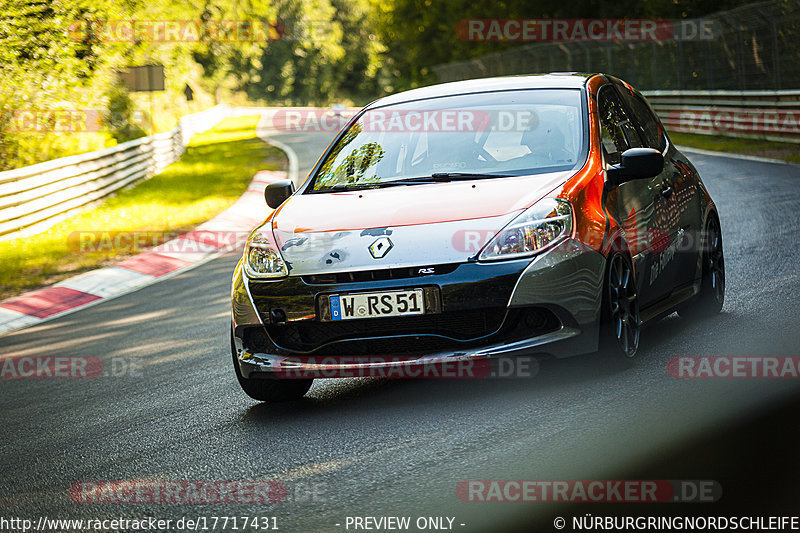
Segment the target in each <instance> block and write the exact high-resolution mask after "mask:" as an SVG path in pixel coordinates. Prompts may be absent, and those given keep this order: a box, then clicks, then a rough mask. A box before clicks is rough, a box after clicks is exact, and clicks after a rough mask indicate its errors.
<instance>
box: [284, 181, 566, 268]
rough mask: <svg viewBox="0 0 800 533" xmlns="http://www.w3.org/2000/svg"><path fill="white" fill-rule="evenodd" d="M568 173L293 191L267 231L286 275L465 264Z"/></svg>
mask: <svg viewBox="0 0 800 533" xmlns="http://www.w3.org/2000/svg"><path fill="white" fill-rule="evenodd" d="M570 175H572V172H554V173H549V174H538V175H535V176H521V177H513V178H492V179H484V180H473V181H456V182H448V183H431V184H425V185H411V186H406V187H391V188H385V189H369V190H361V191H348V192H340V193H324V194H297V195H295V196H293V197H292V198H290V199H289V200H288V201H287V202H286V203H284V205H283V206H281V207H280V209H279V210H278V211H277V212H276V213H275V214H274V216H273V217H272V227H273V235H274V236H275V240H276V243H277V245H278V247H279V248H280V249H281V254H282V255H283V258H284V260H285V261H286V263H287V266H288V267H289V273H290V274H291V275H311V274H324V273H336V272H353V271H363V270H372V269H386V268H399V267H416V266H419V267H426V266H430V265H438V264H446V263H459V262H464V261H466V260H468V259H470V258H473V257H475V255H476V254H477V252H479V251H480V249H481V248H482V247H483V245H484V244H485V243H486V242H488V240H489V239H491V238H492V237H493V236H494V235H495V234H496V233H497V232H498V231H499V230H500V229H502V228H503V227H504V226H505V225H506V224H508V223H509V222H510V221H511V220H512V219H513V218H514V217H515V216H517V215H518V214H519V213H520V212H521V211H522V210H524V209H526V208H527V207H529V206H531V205H533V204H534V203H535V202H536V201H538V200H539V199H540V198H542V197H543V196H544V195H546V194H547V193H549V192H550V191H552V190H553V189H554V188H555V187H557V186H558V185H560V184H561V183H564V182H565V181H566V180H567V178H569V176H570ZM373 245H375V247H373ZM371 247H373V248H377V249H373V250H372V251H371V250H370V248H371ZM376 256H377V257H376Z"/></svg>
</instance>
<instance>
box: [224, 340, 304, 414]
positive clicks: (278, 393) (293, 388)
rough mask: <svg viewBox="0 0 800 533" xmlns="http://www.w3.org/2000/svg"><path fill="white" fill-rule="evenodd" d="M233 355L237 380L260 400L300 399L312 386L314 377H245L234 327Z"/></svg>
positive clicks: (251, 394)
mask: <svg viewBox="0 0 800 533" xmlns="http://www.w3.org/2000/svg"><path fill="white" fill-rule="evenodd" d="M231 356H232V357H233V370H234V372H236V380H237V381H238V382H239V386H240V387H242V390H243V391H244V392H245V394H247V395H248V396H250V397H251V398H253V399H254V400H258V401H260V402H288V401H292V400H299V399H300V398H302V397H303V396H305V394H306V393H307V392H308V389H310V388H311V384H312V383H313V382H314V380H313V379H280V378H277V377H274V376H271V375H269V374H266V373H265V374H263V377H258V378H249V379H248V378H244V377H242V373H241V371H240V370H239V362H238V361H237V360H236V345H235V344H234V342H233V328H232V327H231Z"/></svg>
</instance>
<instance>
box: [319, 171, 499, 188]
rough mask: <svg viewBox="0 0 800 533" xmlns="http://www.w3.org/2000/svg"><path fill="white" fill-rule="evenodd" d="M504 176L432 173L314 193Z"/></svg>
mask: <svg viewBox="0 0 800 533" xmlns="http://www.w3.org/2000/svg"><path fill="white" fill-rule="evenodd" d="M508 177H510V176H509V175H506V174H479V173H470V172H434V173H433V174H431V175H430V176H419V177H416V178H402V179H399V180H387V181H373V182H370V183H337V184H335V185H331V186H330V187H325V188H324V189H319V190H317V191H314V192H330V191H355V190H362V189H381V188H384V187H397V186H400V185H422V184H425V183H447V182H450V181H467V180H475V179H485V178H508Z"/></svg>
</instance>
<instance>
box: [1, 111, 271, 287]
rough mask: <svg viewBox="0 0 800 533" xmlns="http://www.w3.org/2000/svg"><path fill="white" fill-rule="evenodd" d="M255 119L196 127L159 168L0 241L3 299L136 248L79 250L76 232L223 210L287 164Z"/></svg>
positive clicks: (154, 224) (185, 219)
mask: <svg viewBox="0 0 800 533" xmlns="http://www.w3.org/2000/svg"><path fill="white" fill-rule="evenodd" d="M257 123H258V117H257V116H246V117H233V118H229V119H226V120H224V121H223V122H221V123H220V124H218V125H217V126H216V127H214V128H212V129H211V130H209V131H207V132H205V133H201V134H197V135H195V136H194V137H193V138H192V141H191V143H190V145H189V146H188V148H187V150H186V152H185V153H184V154H183V156H182V157H181V159H180V160H179V161H177V162H176V163H174V164H172V165H170V166H169V167H168V168H167V169H165V170H164V172H162V173H161V174H159V175H157V176H154V177H152V178H150V179H149V180H146V181H143V182H140V183H138V184H136V185H135V186H133V187H131V188H130V189H126V190H123V191H120V192H118V193H117V194H116V195H115V196H114V197H112V198H109V199H108V200H106V201H105V202H104V203H103V204H102V205H100V206H99V207H97V208H95V209H92V210H89V211H86V212H84V213H80V214H78V215H75V216H73V217H70V218H69V219H67V220H64V221H62V222H60V223H59V224H57V225H55V226H53V227H52V228H50V229H49V230H47V231H45V232H43V233H40V234H37V235H33V236H30V237H24V238H19V239H14V240H9V241H4V242H0V299H2V298H6V297H8V296H12V295H15V294H18V293H20V292H23V291H25V290H29V289H33V288H36V287H41V286H43V285H47V284H50V283H53V282H56V281H58V280H61V279H64V278H66V277H69V276H72V275H75V274H78V273H80V272H83V271H86V270H89V269H92V268H95V267H98V266H101V265H105V264H108V263H112V262H116V261H117V260H119V259H121V258H124V257H125V256H128V255H131V254H130V253H126V252H122V253H121V252H119V251H116V250H106V251H99V252H81V251H79V250H76V249H75V239H74V236H75V234H76V233H78V232H116V231H146V232H164V233H182V232H185V231H188V230H190V229H192V228H193V227H195V226H197V225H198V224H200V223H202V222H205V221H206V220H208V219H210V218H213V217H214V216H216V215H217V214H219V213H220V212H222V211H223V210H225V209H226V208H227V207H228V206H230V205H231V204H232V203H233V202H234V201H236V199H237V198H239V196H241V194H242V193H243V192H244V191H245V189H246V188H247V184H248V183H249V182H250V180H251V179H252V177H253V174H255V173H256V172H257V171H259V170H281V169H283V168H285V165H286V160H285V156H284V154H283V153H282V152H281V151H280V150H278V149H277V148H274V147H270V146H267V145H266V144H264V142H263V141H261V140H260V139H259V138H258V137H257V136H256V133H255V129H256V124H257ZM264 209H265V212H266V206H265V208H264ZM70 236H72V240H71V241H70V239H71V237H70Z"/></svg>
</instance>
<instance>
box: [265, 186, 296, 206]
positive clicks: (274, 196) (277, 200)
mask: <svg viewBox="0 0 800 533" xmlns="http://www.w3.org/2000/svg"><path fill="white" fill-rule="evenodd" d="M293 193H294V183H292V180H280V181H274V182H272V183H270V184H269V185H267V188H266V189H264V198H265V199H266V200H267V205H268V206H270V207H271V208H272V209H277V208H278V207H279V206H280V205H281V204H282V203H283V202H284V201H285V200H286V199H287V198H289V197H290V196H291V195H292V194H293Z"/></svg>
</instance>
